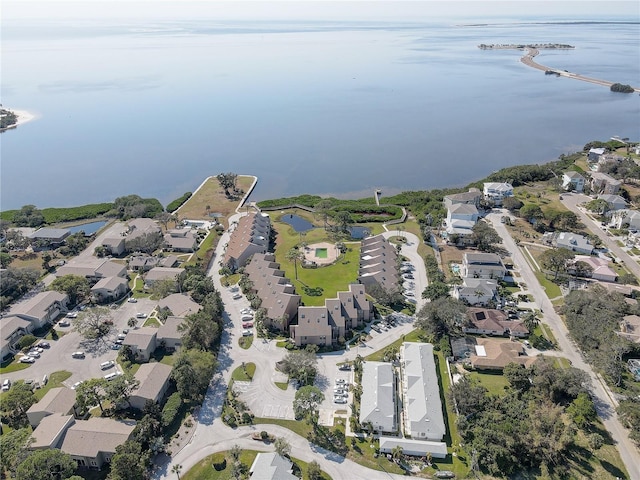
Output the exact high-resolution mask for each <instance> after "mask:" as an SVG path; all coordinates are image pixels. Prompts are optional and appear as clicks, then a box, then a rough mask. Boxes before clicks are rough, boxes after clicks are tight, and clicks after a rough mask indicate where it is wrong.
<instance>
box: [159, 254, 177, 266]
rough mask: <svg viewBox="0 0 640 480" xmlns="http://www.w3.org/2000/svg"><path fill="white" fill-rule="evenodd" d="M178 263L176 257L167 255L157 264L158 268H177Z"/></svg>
mask: <svg viewBox="0 0 640 480" xmlns="http://www.w3.org/2000/svg"><path fill="white" fill-rule="evenodd" d="M179 263H180V261H179V260H178V257H177V256H176V255H167V256H166V257H163V258H161V259H160V261H159V262H158V266H159V267H177V266H178V264H179Z"/></svg>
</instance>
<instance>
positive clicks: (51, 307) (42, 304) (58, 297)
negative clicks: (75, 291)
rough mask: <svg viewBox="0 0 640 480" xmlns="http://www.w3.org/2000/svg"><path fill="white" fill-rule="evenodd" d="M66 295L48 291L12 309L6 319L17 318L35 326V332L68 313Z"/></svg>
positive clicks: (67, 298)
mask: <svg viewBox="0 0 640 480" xmlns="http://www.w3.org/2000/svg"><path fill="white" fill-rule="evenodd" d="M68 302H69V297H68V296H67V294H66V293H61V292H56V291H53V290H48V291H45V292H40V293H37V294H35V295H34V296H33V297H31V298H29V299H27V300H23V301H21V302H19V303H17V304H15V305H14V306H12V307H11V309H10V310H9V313H8V314H7V316H6V317H5V318H9V317H12V316H17V317H20V318H22V319H23V320H28V321H29V322H31V323H32V324H33V330H35V329H38V328H42V327H44V326H45V325H46V324H47V323H53V321H54V320H55V319H56V318H58V317H59V316H60V315H62V314H63V313H65V312H66V311H67V304H68Z"/></svg>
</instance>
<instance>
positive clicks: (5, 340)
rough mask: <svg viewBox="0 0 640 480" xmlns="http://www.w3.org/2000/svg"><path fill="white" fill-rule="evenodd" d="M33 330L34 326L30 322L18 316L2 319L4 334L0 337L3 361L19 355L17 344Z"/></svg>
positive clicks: (0, 352) (1, 326) (0, 353)
mask: <svg viewBox="0 0 640 480" xmlns="http://www.w3.org/2000/svg"><path fill="white" fill-rule="evenodd" d="M33 329H34V326H33V324H32V323H31V322H30V321H29V320H25V319H23V318H20V317H18V316H16V315H10V316H8V317H4V318H1V319H0V332H2V334H1V335H0V356H1V357H2V361H5V360H7V359H8V358H9V357H11V356H12V355H15V354H16V353H18V347H17V343H18V342H19V341H20V339H21V338H22V337H24V336H25V335H26V334H27V333H31V332H32V331H33Z"/></svg>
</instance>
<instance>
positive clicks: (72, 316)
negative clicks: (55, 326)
mask: <svg viewBox="0 0 640 480" xmlns="http://www.w3.org/2000/svg"><path fill="white" fill-rule="evenodd" d="M77 317H78V314H77V313H76V312H69V313H67V318H77Z"/></svg>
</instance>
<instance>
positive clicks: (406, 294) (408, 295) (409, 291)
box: [404, 290, 416, 297]
mask: <svg viewBox="0 0 640 480" xmlns="http://www.w3.org/2000/svg"><path fill="white" fill-rule="evenodd" d="M404 296H405V297H415V296H416V294H415V293H413V292H412V291H411V290H407V291H406V292H404Z"/></svg>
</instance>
